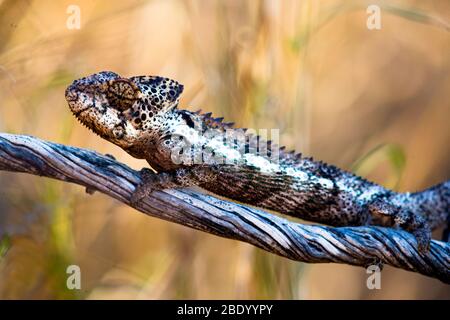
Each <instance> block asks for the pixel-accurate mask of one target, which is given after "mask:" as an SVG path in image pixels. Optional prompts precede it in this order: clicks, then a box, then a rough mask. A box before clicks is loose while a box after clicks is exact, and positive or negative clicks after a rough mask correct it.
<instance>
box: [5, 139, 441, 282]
mask: <svg viewBox="0 0 450 320" xmlns="http://www.w3.org/2000/svg"><path fill="white" fill-rule="evenodd" d="M0 170H7V171H15V172H26V173H31V174H34V175H39V176H46V177H50V178H53V179H58V180H62V181H67V182H72V183H76V184H79V185H83V186H86V187H87V188H89V189H94V190H98V191H100V192H102V193H104V194H106V195H109V196H110V197H113V198H115V199H117V200H119V201H120V202H123V203H124V204H127V205H130V202H129V199H130V196H131V193H132V192H133V190H134V189H135V187H136V185H137V184H138V183H139V181H140V180H139V175H138V172H136V171H135V170H132V169H131V168H129V167H127V166H126V165H124V164H121V163H119V162H117V161H115V160H113V159H111V158H109V157H106V156H103V155H101V154H98V153H96V152H94V151H89V150H85V149H79V148H75V147H69V146H65V145H60V144H56V143H52V142H48V141H43V140H40V139H37V138H34V137H30V136H23V135H11V134H2V133H0ZM135 209H137V210H139V211H141V212H143V213H145V214H148V215H150V216H154V217H157V218H160V219H164V220H168V221H172V222H176V223H178V224H182V225H185V226H188V227H191V228H194V229H197V230H202V231H205V232H208V233H211V234H215V235H218V236H221V237H225V238H231V239H236V240H240V241H244V242H248V243H250V244H252V245H255V246H257V247H259V248H261V249H263V250H266V251H268V252H271V253H275V254H278V255H280V256H283V257H286V258H289V259H292V260H297V261H302V262H309V263H324V262H334V263H344V264H350V265H356V266H368V265H370V264H373V263H374V261H377V262H379V263H383V264H387V265H390V266H393V267H397V268H401V269H405V270H409V271H413V272H418V273H421V274H424V275H427V276H430V277H434V278H438V279H440V280H441V281H443V282H446V283H450V244H448V243H444V242H441V241H435V240H433V241H432V242H431V246H430V251H429V252H428V253H427V254H422V253H420V252H419V251H418V250H417V243H416V240H415V238H414V237H413V236H412V235H411V234H409V233H407V232H405V231H401V230H395V229H389V228H381V227H372V226H371V227H366V226H362V227H344V228H332V227H326V226H317V225H302V224H299V223H294V222H291V221H289V220H286V219H284V218H281V217H278V216H275V215H272V214H269V213H266V212H264V211H262V210H258V209H254V208H251V207H247V206H243V205H240V204H236V203H233V202H228V201H224V200H219V199H217V198H215V197H212V196H209V195H206V194H202V193H198V192H195V191H192V190H188V189H183V190H165V191H157V192H154V193H153V194H152V195H150V196H149V197H147V198H145V199H144V200H143V201H142V202H141V203H139V204H138V205H137V206H135Z"/></svg>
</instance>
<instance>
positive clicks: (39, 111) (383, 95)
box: [0, 0, 450, 299]
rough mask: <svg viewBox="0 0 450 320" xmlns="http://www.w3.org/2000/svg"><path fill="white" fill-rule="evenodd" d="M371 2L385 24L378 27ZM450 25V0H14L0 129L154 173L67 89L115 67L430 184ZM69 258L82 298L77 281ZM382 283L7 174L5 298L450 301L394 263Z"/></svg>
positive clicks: (198, 104) (449, 76) (0, 259)
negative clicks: (78, 109)
mask: <svg viewBox="0 0 450 320" xmlns="http://www.w3.org/2000/svg"><path fill="white" fill-rule="evenodd" d="M371 4H372V5H373V4H375V5H378V6H379V7H380V8H381V29H380V30H369V29H368V28H367V26H366V22H367V19H368V17H369V14H368V13H367V12H366V9H367V7H368V6H369V5H371ZM78 10H79V14H80V15H79V17H80V21H79V22H80V24H79V28H78V26H77V21H76V18H77V12H78ZM73 19H75V20H73ZM449 26H450V1H448V0H429V1H419V0H415V1H414V0H403V1H396V0H391V1H375V0H372V1H368V2H367V1H349V0H341V1H338V0H327V1H325V0H324V1H318V0H296V1H289V0H286V1H256V0H255V1H244V0H242V1H237V0H232V1H213V0H211V1H181V0H167V1H163V0H153V1H151V0H149V1H140V0H137V1H106V0H103V1H100V0H97V1H92V0H89V1H88V0H86V1H81V0H71V1H44V0H40V1H31V0H30V1H23V0H19V1H17V0H0V131H1V132H9V133H17V134H29V135H34V136H37V137H39V138H42V139H47V140H51V141H54V142H58V143H63V144H70V145H74V146H78V147H83V148H89V149H95V150H97V151H99V152H102V153H109V154H112V155H114V156H115V157H116V158H117V159H118V160H120V161H122V162H125V163H127V164H128V165H130V166H131V167H133V168H136V169H139V168H141V167H143V166H145V165H146V163H145V162H143V161H139V160H136V159H133V158H131V157H130V156H128V155H127V154H125V152H123V151H122V150H120V149H119V148H118V147H115V146H113V145H112V144H110V143H108V142H106V141H104V140H102V139H101V138H99V137H97V136H95V135H94V134H92V133H91V132H89V131H88V130H87V129H86V128H84V127H83V126H81V125H80V124H79V123H78V122H77V121H76V120H75V118H74V117H73V116H72V114H71V113H70V111H69V109H68V107H67V105H66V102H65V99H64V90H65V88H66V86H67V85H68V84H70V83H71V82H72V81H73V80H74V79H76V78H79V77H82V76H86V75H88V74H91V73H94V72H98V71H101V70H111V71H115V72H117V73H119V74H121V75H123V76H133V75H144V74H148V75H163V76H167V77H171V78H174V79H176V80H178V81H180V82H181V83H183V84H184V85H185V93H184V95H183V97H182V101H181V106H182V107H184V108H187V109H191V110H196V109H198V108H202V109H203V110H209V111H212V112H213V113H214V115H216V116H225V118H226V120H228V121H235V122H236V124H237V125H239V126H245V127H252V128H269V129H271V128H278V129H280V140H281V143H282V144H284V145H286V146H287V147H288V148H295V149H297V150H299V151H302V152H303V153H304V154H307V155H312V156H314V157H315V158H317V159H321V160H325V161H327V162H329V163H333V164H335V165H338V166H341V167H343V168H345V169H348V170H353V171H355V172H357V173H358V174H361V175H363V176H365V177H367V178H370V179H372V180H374V181H376V182H378V183H381V184H383V185H384V186H386V187H390V188H394V189H396V190H398V191H415V190H419V189H423V188H426V187H429V186H431V185H433V184H436V183H438V182H440V181H443V180H447V179H449V178H450V161H449V160H450V153H449V151H450V129H449V120H450V103H449V100H450V73H449V71H450V27H449ZM436 236H437V237H438V236H439V234H436ZM71 264H76V265H78V266H80V268H81V290H68V289H67V287H66V279H67V277H68V275H67V274H66V268H67V266H68V265H71ZM367 277H368V275H367V274H366V272H365V270H364V269H363V268H358V267H351V266H345V265H337V264H304V263H298V262H292V261H289V260H287V259H284V258H280V257H278V256H274V255H271V254H268V253H265V252H263V251H262V250H259V249H257V248H254V247H252V246H250V245H247V244H244V243H240V242H237V241H232V240H227V239H221V238H218V237H215V236H212V235H209V234H205V233H202V232H199V231H194V230H191V229H189V228H186V227H182V226H178V225H175V224H172V223H168V222H165V221H161V220H158V219H155V218H151V217H147V216H145V215H143V214H141V213H139V212H137V211H135V210H133V209H131V208H128V207H126V206H125V205H122V204H121V203H119V202H117V201H115V200H113V199H110V198H108V197H106V196H104V195H102V194H99V193H95V194H94V195H92V196H90V195H88V194H86V193H85V191H84V189H83V188H82V187H80V186H76V185H70V184H67V183H62V182H58V181H52V180H50V179H46V178H39V177H34V176H30V175H23V174H12V173H7V172H0V298H2V299H14V298H28V299H43V298H50V299H97V298H99V299H117V298H128V299H158V298H169V299H171V298H184V299H197V298H203V299H217V298H221V299H241V298H248V299H260V298H264V299H266V298H268V299H344V298H350V299H380V298H383V299H401V298H412V299H416V298H417V299H428V298H431V299H434V298H436V299H450V287H449V286H446V285H444V284H443V283H441V282H439V281H438V280H434V279H430V278H426V277H423V276H420V275H417V274H414V273H410V272H406V271H401V270H398V269H394V268H390V267H385V269H384V270H383V272H382V282H381V285H382V287H381V290H368V289H367V287H366V279H367Z"/></svg>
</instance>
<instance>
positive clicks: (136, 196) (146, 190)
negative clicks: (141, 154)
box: [130, 168, 157, 206]
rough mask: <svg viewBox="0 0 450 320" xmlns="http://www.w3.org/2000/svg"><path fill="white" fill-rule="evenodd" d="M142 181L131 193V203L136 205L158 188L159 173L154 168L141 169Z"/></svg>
mask: <svg viewBox="0 0 450 320" xmlns="http://www.w3.org/2000/svg"><path fill="white" fill-rule="evenodd" d="M139 175H140V177H141V183H140V184H139V185H138V186H137V187H136V189H135V190H134V192H133V193H132V194H131V198H130V203H131V205H132V206H136V205H137V204H138V203H139V202H140V201H141V200H142V199H144V198H145V197H147V196H149V195H150V194H151V193H152V192H153V191H155V190H157V183H156V182H157V179H156V177H157V174H156V173H154V172H153V171H152V170H150V169H147V168H143V169H141V171H139Z"/></svg>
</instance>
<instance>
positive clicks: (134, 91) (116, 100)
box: [106, 78, 139, 111]
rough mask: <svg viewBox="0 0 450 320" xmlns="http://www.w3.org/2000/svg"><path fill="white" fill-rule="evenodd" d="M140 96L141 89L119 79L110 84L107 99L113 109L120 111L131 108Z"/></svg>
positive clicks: (130, 82)
mask: <svg viewBox="0 0 450 320" xmlns="http://www.w3.org/2000/svg"><path fill="white" fill-rule="evenodd" d="M138 94H139V89H138V88H137V86H136V85H135V84H134V83H133V82H132V81H130V80H128V79H124V78H119V79H114V80H111V81H110V82H108V85H107V91H106V98H107V99H108V102H109V104H110V105H111V106H112V107H114V108H116V109H118V110H120V111H125V110H128V109H129V108H131V107H132V106H133V103H134V102H135V101H136V99H137V98H138Z"/></svg>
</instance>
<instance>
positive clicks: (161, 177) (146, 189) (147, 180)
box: [130, 168, 209, 206]
mask: <svg viewBox="0 0 450 320" xmlns="http://www.w3.org/2000/svg"><path fill="white" fill-rule="evenodd" d="M204 171H205V170H204V169H202V168H192V169H186V168H181V169H177V170H173V171H167V172H160V173H154V172H153V171H152V170H150V169H147V168H143V169H141V171H140V172H139V175H140V177H141V183H140V184H139V185H138V186H137V187H136V189H135V190H134V192H133V194H132V195H131V198H130V203H131V205H133V206H135V205H136V204H138V203H139V201H141V200H142V199H143V198H145V197H147V196H149V195H150V194H151V193H152V192H153V191H155V190H163V189H173V188H185V187H190V186H194V185H197V184H198V179H197V178H196V177H198V176H199V177H202V178H203V181H208V180H207V177H209V176H208V175H207V174H205V172H209V171H207V170H206V171H205V172H204ZM205 177H206V178H205Z"/></svg>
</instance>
